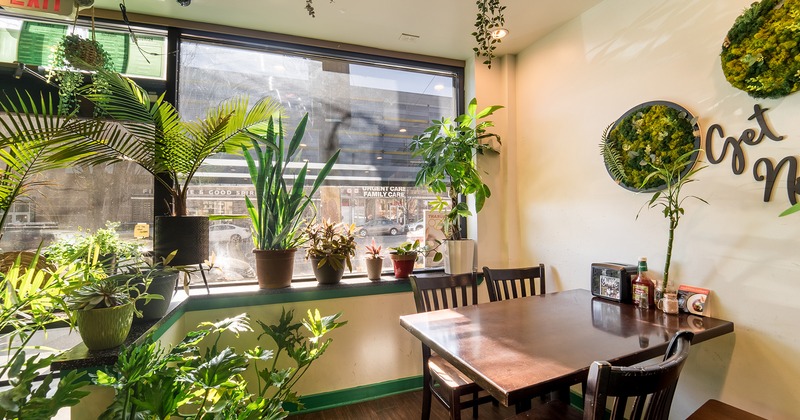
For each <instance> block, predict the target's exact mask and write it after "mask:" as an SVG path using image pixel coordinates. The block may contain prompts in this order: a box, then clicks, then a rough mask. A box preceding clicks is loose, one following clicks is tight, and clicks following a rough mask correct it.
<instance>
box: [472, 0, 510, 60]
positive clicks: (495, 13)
mask: <svg viewBox="0 0 800 420" xmlns="http://www.w3.org/2000/svg"><path fill="white" fill-rule="evenodd" d="M475 4H477V5H478V16H477V18H476V19H475V32H473V33H472V36H474V37H475V41H476V42H477V43H478V46H477V47H475V48H473V49H472V50H473V51H475V55H476V56H478V57H483V58H485V60H484V61H483V64H486V65H487V66H489V68H492V59H494V50H495V48H497V46H496V44H499V43H500V42H501V41H500V39H499V38H495V37H493V36H492V31H493V30H494V29H497V28H500V27H502V26H503V25H504V24H505V22H506V18H505V16H504V15H503V12H504V11H505V10H506V7H505V6H501V5H500V0H478V1H477V2H476V3H475Z"/></svg>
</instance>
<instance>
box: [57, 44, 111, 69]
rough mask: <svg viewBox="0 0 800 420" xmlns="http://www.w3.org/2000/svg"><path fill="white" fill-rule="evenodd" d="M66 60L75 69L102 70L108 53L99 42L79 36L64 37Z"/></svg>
mask: <svg viewBox="0 0 800 420" xmlns="http://www.w3.org/2000/svg"><path fill="white" fill-rule="evenodd" d="M64 59H65V60H66V61H67V62H68V63H69V64H70V65H71V66H72V67H74V68H76V69H81V70H92V69H97V68H102V67H103V66H104V65H105V63H106V53H105V50H103V47H102V46H101V45H100V43H99V42H97V41H95V40H93V39H85V38H82V37H81V36H79V35H67V36H66V37H64Z"/></svg>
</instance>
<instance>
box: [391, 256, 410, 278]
mask: <svg viewBox="0 0 800 420" xmlns="http://www.w3.org/2000/svg"><path fill="white" fill-rule="evenodd" d="M389 257H390V258H391V259H392V264H393V265H394V277H395V278H398V279H405V278H408V276H409V275H410V274H411V273H412V272H413V271H414V262H415V261H416V260H417V253H416V252H413V253H411V254H405V255H397V254H389Z"/></svg>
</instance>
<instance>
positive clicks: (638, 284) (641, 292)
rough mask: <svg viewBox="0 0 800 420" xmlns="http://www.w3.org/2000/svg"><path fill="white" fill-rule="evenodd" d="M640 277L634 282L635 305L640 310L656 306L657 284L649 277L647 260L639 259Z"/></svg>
mask: <svg viewBox="0 0 800 420" xmlns="http://www.w3.org/2000/svg"><path fill="white" fill-rule="evenodd" d="M638 271H639V275H638V276H636V278H635V279H634V280H633V283H632V286H633V287H632V289H633V304H634V305H635V306H637V307H638V308H640V309H648V308H650V307H652V306H653V305H655V299H654V297H655V288H656V287H655V284H654V283H653V281H652V280H650V277H649V276H648V275H647V258H645V257H641V258H639V268H638Z"/></svg>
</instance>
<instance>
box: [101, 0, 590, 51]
mask: <svg viewBox="0 0 800 420" xmlns="http://www.w3.org/2000/svg"><path fill="white" fill-rule="evenodd" d="M121 1H122V0H95V7H98V8H103V9H110V10H116V11H119V3H120V2H121ZM601 1H602V0H502V4H504V5H506V6H507V8H506V11H505V17H506V24H505V27H506V28H507V29H509V30H510V34H509V36H508V37H507V38H506V39H505V40H503V42H502V44H500V46H499V47H498V50H497V52H498V53H499V54H496V55H503V54H514V53H517V52H519V51H521V50H522V49H524V48H525V47H526V46H528V45H530V44H531V43H532V42H533V41H535V40H536V39H538V38H540V37H542V36H543V35H545V34H547V33H549V32H550V31H552V30H553V29H555V28H557V27H558V26H560V25H561V24H563V23H564V22H567V21H569V20H570V19H572V18H574V17H576V16H578V15H579V14H580V13H581V12H583V11H585V10H587V9H589V8H591V7H593V6H594V5H596V4H598V3H600V2H601ZM125 3H126V7H127V9H128V11H129V12H133V13H143V14H149V15H154V16H161V17H170V18H176V19H185V20H192V21H198V22H205V23H214V24H220V25H228V26H235V27H240V28H247V29H256V30H262V31H268V32H277V33H282V34H289V35H297V36H303V37H309V38H316V39H323V40H328V41H334V42H342V43H348V44H356V45H364V46H368V47H375V48H382V49H387V50H394V51H404V52H412V53H417V54H425V55H432V56H438V57H446V58H455V59H467V58H468V57H470V56H471V54H472V47H473V44H474V40H473V38H472V36H471V35H470V34H471V33H472V31H473V22H474V20H475V16H476V14H477V6H476V5H475V2H474V0H315V1H314V6H315V9H316V15H317V16H316V18H312V17H310V16H309V15H308V13H307V12H306V9H305V0H192V3H191V5H190V6H188V7H182V6H180V5H179V4H178V3H177V2H176V0H125ZM402 33H407V34H412V35H417V36H419V38H418V39H416V40H414V41H405V40H401V39H400V35H401V34H402Z"/></svg>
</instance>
